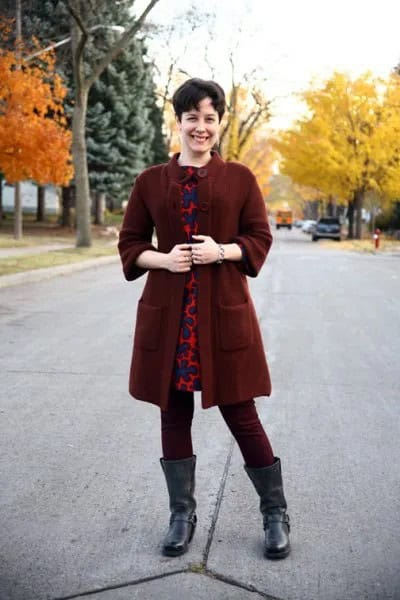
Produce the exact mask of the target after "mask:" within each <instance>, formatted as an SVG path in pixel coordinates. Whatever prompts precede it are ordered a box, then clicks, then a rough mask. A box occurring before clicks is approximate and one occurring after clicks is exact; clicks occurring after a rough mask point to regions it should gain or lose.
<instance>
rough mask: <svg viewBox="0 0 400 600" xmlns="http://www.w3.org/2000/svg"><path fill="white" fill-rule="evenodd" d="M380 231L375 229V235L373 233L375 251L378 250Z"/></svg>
mask: <svg viewBox="0 0 400 600" xmlns="http://www.w3.org/2000/svg"><path fill="white" fill-rule="evenodd" d="M381 233H382V232H381V230H380V229H378V228H376V229H375V233H374V242H375V250H378V248H379V241H380V235H381Z"/></svg>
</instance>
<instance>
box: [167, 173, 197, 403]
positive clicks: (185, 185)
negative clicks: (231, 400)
mask: <svg viewBox="0 0 400 600" xmlns="http://www.w3.org/2000/svg"><path fill="white" fill-rule="evenodd" d="M182 169H184V171H185V178H184V180H183V182H182V183H181V217H182V226H183V230H184V232H185V237H186V241H187V242H189V243H190V242H192V241H193V239H192V236H193V235H197V232H198V223H197V214H198V204H199V199H198V195H197V185H198V180H197V170H196V167H182ZM198 293H199V285H198V273H197V269H196V267H194V266H192V269H191V270H190V271H189V272H188V273H187V275H186V284H185V290H184V294H183V306H182V316H181V324H180V328H179V337H178V344H177V349H176V356H175V365H174V371H173V387H174V388H175V389H176V390H180V391H182V392H194V391H200V390H201V368H200V353H199V335H198V329H197V298H198Z"/></svg>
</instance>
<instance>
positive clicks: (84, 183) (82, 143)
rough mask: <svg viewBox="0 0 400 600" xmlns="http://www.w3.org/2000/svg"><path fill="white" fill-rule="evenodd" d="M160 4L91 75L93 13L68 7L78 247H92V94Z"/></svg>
mask: <svg viewBox="0 0 400 600" xmlns="http://www.w3.org/2000/svg"><path fill="white" fill-rule="evenodd" d="M157 2H158V0H150V2H149V4H148V5H147V7H146V8H145V10H144V11H143V13H142V14H141V16H140V17H139V18H138V19H137V20H135V21H133V22H130V23H129V24H128V27H127V28H126V29H125V33H124V34H122V35H121V38H120V39H119V41H117V42H115V43H114V44H113V45H112V46H111V48H109V49H108V50H106V51H105V52H104V55H103V57H102V58H101V59H100V60H98V61H97V62H96V63H95V64H94V65H93V66H92V69H91V70H90V72H89V73H88V72H85V64H84V60H83V56H84V50H85V46H86V43H87V40H88V37H89V33H90V27H89V26H88V25H89V22H90V18H89V17H90V11H91V7H90V3H86V2H83V0H68V1H67V6H68V9H69V11H70V13H71V16H72V19H71V47H72V59H73V73H74V88H75V102H74V111H73V117H72V136H73V142H72V148H73V150H72V154H73V160H74V167H75V184H76V220H77V246H78V247H79V246H90V245H91V228H90V196H89V178H88V168H87V152H86V139H85V124H86V113H87V104H88V95H89V91H90V89H91V87H92V86H93V84H94V83H95V81H97V79H98V78H99V77H100V75H101V74H102V73H103V71H104V70H105V69H106V68H107V66H108V65H109V64H110V63H111V62H112V61H113V60H114V59H115V58H116V56H117V55H118V54H119V53H120V51H121V50H122V49H123V48H124V47H126V46H127V44H128V43H129V41H130V40H131V39H132V38H133V37H134V36H135V35H136V33H137V32H138V31H139V30H140V28H141V27H142V24H143V23H144V21H145V19H146V17H147V15H148V13H149V12H150V11H151V9H152V8H153V7H154V6H155V4H157Z"/></svg>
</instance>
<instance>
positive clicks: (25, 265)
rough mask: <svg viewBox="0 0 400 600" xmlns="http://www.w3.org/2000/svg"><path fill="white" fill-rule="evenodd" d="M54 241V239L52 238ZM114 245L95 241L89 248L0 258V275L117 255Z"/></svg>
mask: <svg viewBox="0 0 400 600" xmlns="http://www.w3.org/2000/svg"><path fill="white" fill-rule="evenodd" d="M53 243H54V240H53ZM117 253H118V251H117V247H116V245H112V246H110V245H109V244H105V243H101V242H96V243H94V244H93V246H92V247H91V248H66V249H65V250H56V251H53V252H43V253H41V254H31V255H29V254H24V255H22V256H9V257H5V258H1V259H0V276H2V275H11V274H13V273H22V272H24V271H31V270H33V269H43V268H48V267H55V266H58V265H66V264H71V263H76V262H81V261H85V260H88V259H91V258H97V257H100V256H117Z"/></svg>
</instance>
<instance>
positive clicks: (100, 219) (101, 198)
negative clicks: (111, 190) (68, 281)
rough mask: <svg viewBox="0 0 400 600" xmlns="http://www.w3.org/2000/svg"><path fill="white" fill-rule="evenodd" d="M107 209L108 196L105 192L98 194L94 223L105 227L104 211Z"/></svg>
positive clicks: (95, 202)
mask: <svg viewBox="0 0 400 600" xmlns="http://www.w3.org/2000/svg"><path fill="white" fill-rule="evenodd" d="M105 209H106V195H105V193H104V192H96V193H95V196H94V223H95V225H104V211H105Z"/></svg>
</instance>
